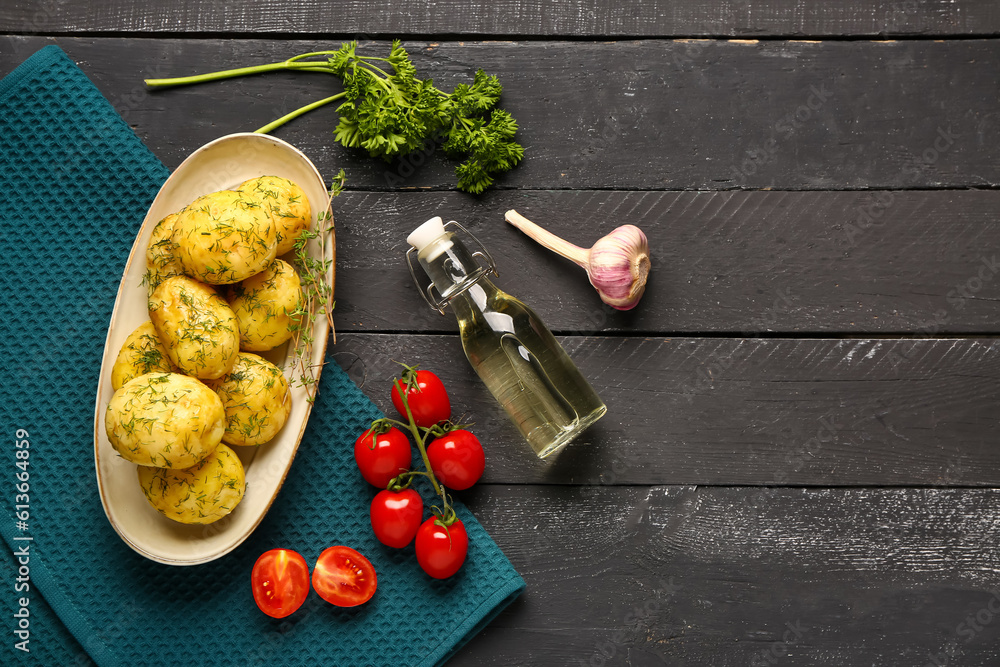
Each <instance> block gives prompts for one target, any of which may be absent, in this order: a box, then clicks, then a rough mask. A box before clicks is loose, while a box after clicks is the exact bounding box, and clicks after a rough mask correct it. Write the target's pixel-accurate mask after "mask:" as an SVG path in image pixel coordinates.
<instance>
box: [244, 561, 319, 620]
mask: <svg viewBox="0 0 1000 667" xmlns="http://www.w3.org/2000/svg"><path fill="white" fill-rule="evenodd" d="M250 586H251V588H252V589H253V599H254V602H256V603H257V606H258V607H260V610H261V611H262V612H264V613H265V614H267V615H268V616H272V617H274V618H284V617H285V616H288V615H289V614H291V613H292V612H294V611H295V610H296V609H298V608H299V607H301V606H302V603H303V602H305V601H306V596H308V595H309V566H308V565H306V559H305V558H303V557H302V556H301V554H299V553H298V552H297V551H292V550H291V549H271V550H270V551H265V552H264V553H262V554H261V555H260V558H258V559H257V562H256V563H254V565H253V571H252V572H251V573H250Z"/></svg>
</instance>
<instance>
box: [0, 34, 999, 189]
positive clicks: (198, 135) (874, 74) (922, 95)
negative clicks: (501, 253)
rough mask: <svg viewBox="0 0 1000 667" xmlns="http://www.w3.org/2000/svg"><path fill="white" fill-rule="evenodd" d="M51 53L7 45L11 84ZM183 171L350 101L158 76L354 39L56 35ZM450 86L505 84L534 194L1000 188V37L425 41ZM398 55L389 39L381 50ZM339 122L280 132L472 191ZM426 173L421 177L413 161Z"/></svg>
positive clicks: (438, 159) (360, 164)
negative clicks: (369, 144) (208, 146)
mask: <svg viewBox="0 0 1000 667" xmlns="http://www.w3.org/2000/svg"><path fill="white" fill-rule="evenodd" d="M48 41H49V40H47V39H42V38H37V37H8V38H7V39H6V40H0V67H2V68H3V69H4V70H5V71H6V70H9V69H11V68H12V67H13V66H14V65H15V64H16V63H17V62H20V61H21V60H22V59H23V58H25V57H27V56H28V55H29V54H30V53H32V52H33V51H34V50H36V49H37V48H39V47H40V46H42V45H43V44H45V43H47V42H48ZM55 42H56V43H57V44H59V45H61V46H62V47H63V48H64V49H66V50H67V52H68V53H69V54H70V55H71V56H72V57H73V58H75V59H76V60H77V61H78V62H80V64H81V66H82V67H83V69H84V71H85V72H87V74H88V75H89V76H91V77H92V78H93V80H94V81H95V83H96V84H97V85H98V87H99V88H100V89H101V90H102V91H103V92H104V93H105V95H106V96H107V97H108V98H109V99H110V100H111V101H112V103H113V104H114V105H115V106H116V108H117V109H118V110H119V112H120V113H122V115H123V116H124V117H125V118H126V119H127V120H128V122H129V123H130V124H132V125H133V126H134V127H135V128H136V131H137V132H138V133H139V135H140V136H141V137H142V138H143V139H144V140H145V141H146V142H147V144H148V145H149V146H150V148H151V149H152V150H153V151H154V152H155V153H156V154H157V155H158V156H160V158H161V159H162V160H164V162H165V163H166V164H167V165H168V166H170V167H174V166H176V165H177V164H178V163H179V162H180V161H181V160H182V159H183V158H184V157H185V156H186V155H188V154H189V153H190V152H191V151H192V150H194V149H195V148H197V147H198V146H200V145H202V144H204V143H206V142H207V141H210V140H212V139H214V138H216V137H218V136H220V135H222V134H226V133H229V132H234V131H245V130H254V129H256V128H258V127H260V126H261V125H263V124H265V123H267V122H268V121H270V120H272V119H273V118H276V117H278V116H281V115H283V114H284V113H287V112H288V111H291V110H292V109H295V108H297V107H299V106H301V105H303V104H306V103H309V102H312V101H314V100H316V99H319V98H322V97H324V96H326V95H329V94H332V93H333V92H335V91H336V90H338V86H339V83H338V82H337V81H336V80H335V79H334V78H333V77H330V76H321V75H318V74H302V73H300V74H298V75H296V74H294V73H286V74H275V75H269V76H261V77H252V78H244V79H239V80H234V81H225V82H216V83H212V84H203V85H200V86H190V87H186V88H183V89H172V90H161V91H147V90H146V89H145V88H144V87H143V85H142V80H143V78H145V77H149V76H168V75H176V76H179V75H185V74H191V73H195V72H200V71H205V70H207V69H216V68H219V69H224V68H229V67H237V66H243V65H248V64H254V63H267V62H273V61H279V60H283V59H285V58H287V57H289V56H290V55H292V54H296V53H303V52H307V51H314V50H316V49H317V48H322V47H324V46H326V47H329V46H336V45H338V44H339V41H338V40H323V41H284V40H272V41H267V40H221V41H220V40H196V39H156V40H152V39H133V38H128V39H96V38H68V37H66V38H63V37H60V38H57V39H56V40H55ZM407 46H408V47H409V49H410V50H411V51H412V52H413V54H414V59H415V62H416V65H417V67H418V70H419V71H420V72H421V73H422V75H424V76H428V77H432V78H433V79H434V80H435V81H436V83H437V84H438V85H440V86H442V87H444V88H446V89H450V88H452V87H453V86H454V85H456V84H457V83H459V82H462V81H468V80H469V78H470V77H471V75H472V73H473V71H474V70H475V69H476V68H477V67H480V68H483V69H484V70H486V71H488V72H491V73H495V74H497V75H498V76H499V78H500V80H501V82H502V83H503V85H504V86H505V88H504V90H505V93H504V98H503V105H504V106H505V108H507V109H508V110H509V111H510V112H511V113H512V114H513V115H514V117H515V118H517V120H518V121H519V123H520V127H521V129H520V131H519V134H518V136H519V138H520V140H521V141H522V143H523V144H524V145H525V146H526V147H527V154H526V158H525V160H524V162H523V163H522V164H521V165H520V166H519V167H518V168H516V169H515V170H514V171H512V172H511V173H510V174H508V175H506V176H505V177H502V178H501V179H499V181H498V187H500V188H519V189H586V188H598V189H642V190H646V189H654V190H683V189H762V188H771V189H781V190H799V189H806V190H816V189H821V190H833V189H845V188H846V189H897V188H906V189H921V188H942V187H959V188H966V187H998V186H1000V121H998V119H1000V100H998V98H997V96H996V94H995V92H996V71H997V69H998V68H1000V40H958V41H944V42H937V41H922V40H905V41H895V42H868V41H864V42H857V41H831V42H822V43H809V42H802V41H798V42H793V41H767V42H754V43H745V42H728V41H721V42H720V41H710V42H699V43H697V44H695V43H691V42H682V41H664V40H645V41H632V42H610V43H591V42H583V43H581V42H543V41H539V42H443V43H438V42H435V43H432V44H428V43H426V42H409V43H407ZM372 48H373V52H384V51H385V50H386V44H385V43H379V44H377V45H375V46H373V47H372ZM335 124H336V113H335V110H334V109H332V108H329V107H327V108H323V109H320V110H318V111H315V112H313V113H312V114H309V115H307V116H305V117H303V118H301V119H298V120H296V121H294V122H293V123H291V124H289V125H288V126H286V127H284V128H281V129H279V130H278V131H277V133H276V134H277V136H280V137H281V138H283V139H286V140H288V141H290V142H291V143H292V144H294V145H296V146H298V147H299V148H301V149H302V150H303V151H305V152H306V154H307V155H310V156H311V157H313V158H314V159H315V160H316V161H317V162H318V164H319V166H320V168H321V169H322V170H323V171H324V173H332V171H334V169H335V168H340V167H344V168H346V169H347V171H348V173H349V175H350V178H351V187H352V188H355V189H373V190H379V191H383V190H387V189H390V190H393V189H401V188H448V189H451V188H453V187H454V182H455V178H454V174H453V169H454V167H455V165H456V164H457V162H455V161H452V160H448V159H445V157H444V156H443V155H441V153H442V152H441V151H440V150H437V147H436V146H432V145H428V147H427V150H426V151H425V152H424V153H418V154H417V155H418V156H419V157H414V158H411V159H409V160H407V161H396V162H394V163H388V164H386V163H384V162H382V161H379V160H372V159H369V158H368V157H367V156H366V155H363V154H359V153H358V152H356V151H348V150H346V149H342V148H340V147H338V146H337V145H336V144H335V143H334V141H333V136H332V130H333V127H334V126H335ZM414 162H416V163H417V165H418V166H415V165H414Z"/></svg>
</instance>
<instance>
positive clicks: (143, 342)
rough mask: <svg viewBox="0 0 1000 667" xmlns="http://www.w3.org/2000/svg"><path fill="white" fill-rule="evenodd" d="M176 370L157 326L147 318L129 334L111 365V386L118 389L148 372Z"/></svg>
mask: <svg viewBox="0 0 1000 667" xmlns="http://www.w3.org/2000/svg"><path fill="white" fill-rule="evenodd" d="M172 370H174V367H173V365H172V364H171V363H170V357H168V356H167V348H166V347H164V345H163V343H161V342H160V337H159V336H157V334H156V327H154V326H153V323H152V322H150V321H149V320H146V321H145V322H143V323H142V324H140V325H139V326H138V327H136V329H135V331H133V332H132V333H130V334H129V335H128V338H126V339H125V344H124V345H122V349H120V350H119V351H118V356H117V357H116V358H115V363H114V366H112V367H111V388H112V389H113V390H115V391H118V390H119V389H120V388H121V386H122V385H123V384H125V383H126V382H128V381H129V380H131V379H132V378H137V377H139V376H140V375H145V374H146V373H153V372H155V371H160V372H163V373H169V372H170V371H172Z"/></svg>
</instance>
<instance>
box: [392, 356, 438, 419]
mask: <svg viewBox="0 0 1000 667" xmlns="http://www.w3.org/2000/svg"><path fill="white" fill-rule="evenodd" d="M404 389H405V391H404V393H405V395H406V402H407V404H409V406H410V412H411V413H413V421H414V422H416V424H417V426H423V427H425V428H429V427H431V426H434V424H437V423H438V422H440V421H444V420H446V419H451V401H450V400H448V392H447V391H445V388H444V383H442V382H441V379H440V378H439V377H438V376H437V375H435V374H434V373H432V372H430V371H421V370H414V369H412V368H407V369H406V371H405V372H404V373H403V379H402V380H396V381H395V382H393V383H392V404H393V405H394V406H395V407H396V410H397V411H398V412H399V414H400V415H402V416H403V419H406V407H404V406H403V399H402V397H401V396H400V393H399V392H400V391H401V390H404Z"/></svg>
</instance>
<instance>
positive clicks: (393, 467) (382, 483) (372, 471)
mask: <svg viewBox="0 0 1000 667" xmlns="http://www.w3.org/2000/svg"><path fill="white" fill-rule="evenodd" d="M354 460H355V461H356V462H357V464H358V469H359V470H360V471H361V476H362V477H364V478H365V480H366V481H367V482H368V483H369V484H374V485H375V486H377V487H379V488H382V489H384V488H385V487H386V485H388V484H389V480H390V479H392V478H393V477H395V476H396V475H398V474H399V473H401V472H405V471H407V470H409V469H410V464H411V463H412V461H413V449H412V448H411V447H410V441H409V440H407V439H406V436H405V435H404V434H403V432H402V431H400V430H399V429H398V428H395V427H391V428H390V429H389V430H388V431H387V432H386V433H382V434H380V435H376V436H375V437H374V438H373V437H372V431H371V429H368V430H367V431H365V432H364V434H362V436H361V437H360V438H358V439H357V440H356V441H355V442H354Z"/></svg>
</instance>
